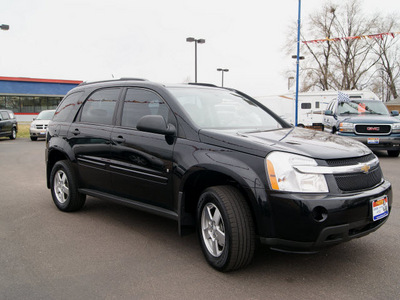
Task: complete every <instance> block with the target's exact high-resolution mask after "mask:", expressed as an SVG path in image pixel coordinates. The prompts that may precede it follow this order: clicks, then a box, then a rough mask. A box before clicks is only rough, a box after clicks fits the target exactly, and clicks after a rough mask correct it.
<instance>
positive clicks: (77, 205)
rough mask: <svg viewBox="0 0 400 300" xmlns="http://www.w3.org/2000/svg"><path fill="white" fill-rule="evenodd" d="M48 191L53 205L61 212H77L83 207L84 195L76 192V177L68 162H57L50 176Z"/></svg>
mask: <svg viewBox="0 0 400 300" xmlns="http://www.w3.org/2000/svg"><path fill="white" fill-rule="evenodd" d="M50 189H51V196H52V197H53V201H54V204H55V205H56V206H57V208H58V209H59V210H61V211H65V212H70V211H77V210H79V209H81V208H82V207H83V205H84V204H85V200H86V195H84V194H81V193H79V192H78V186H77V183H76V176H75V174H74V171H73V169H72V165H71V163H70V162H69V161H66V160H61V161H58V162H57V163H56V164H55V165H54V167H53V169H52V170H51V174H50Z"/></svg>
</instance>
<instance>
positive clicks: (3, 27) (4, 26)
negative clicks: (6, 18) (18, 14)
mask: <svg viewBox="0 0 400 300" xmlns="http://www.w3.org/2000/svg"><path fill="white" fill-rule="evenodd" d="M0 29H1V30H8V29H10V25H6V24H1V25H0Z"/></svg>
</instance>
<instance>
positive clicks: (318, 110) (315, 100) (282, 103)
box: [256, 90, 379, 129]
mask: <svg viewBox="0 0 400 300" xmlns="http://www.w3.org/2000/svg"><path fill="white" fill-rule="evenodd" d="M342 92H343V93H345V94H347V95H349V97H350V98H360V99H374V100H379V98H378V97H377V96H376V95H375V94H374V93H373V92H370V91H355V90H352V91H342ZM337 94H338V92H337V91H320V92H306V93H299V100H298V115H297V124H298V126H301V127H316V128H318V127H319V128H321V129H322V124H323V116H324V111H325V109H326V106H327V104H328V103H329V102H330V101H331V100H333V99H335V98H337ZM256 99H257V100H258V101H259V102H261V103H262V104H263V105H265V106H266V107H268V108H269V109H271V110H272V111H273V112H275V113H276V114H278V115H279V116H280V117H281V118H283V119H284V120H286V121H287V122H288V123H291V124H294V123H295V99H296V94H295V93H288V94H283V95H274V96H261V97H256Z"/></svg>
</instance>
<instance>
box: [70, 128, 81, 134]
mask: <svg viewBox="0 0 400 300" xmlns="http://www.w3.org/2000/svg"><path fill="white" fill-rule="evenodd" d="M72 134H73V135H79V134H81V132H80V131H79V129H78V128H75V129H74V131H72Z"/></svg>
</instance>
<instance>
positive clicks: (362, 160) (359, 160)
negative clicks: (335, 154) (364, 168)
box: [326, 153, 375, 167]
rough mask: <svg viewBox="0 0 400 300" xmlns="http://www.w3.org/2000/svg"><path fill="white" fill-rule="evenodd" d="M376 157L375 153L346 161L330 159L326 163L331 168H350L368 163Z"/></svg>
mask: <svg viewBox="0 0 400 300" xmlns="http://www.w3.org/2000/svg"><path fill="white" fill-rule="evenodd" d="M374 158H375V155H374V154H373V153H371V154H369V155H366V156H361V157H356V158H345V159H328V160H327V161H326V162H327V164H328V166H330V167H339V166H348V165H357V164H359V163H365V162H367V161H370V160H373V159H374Z"/></svg>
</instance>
